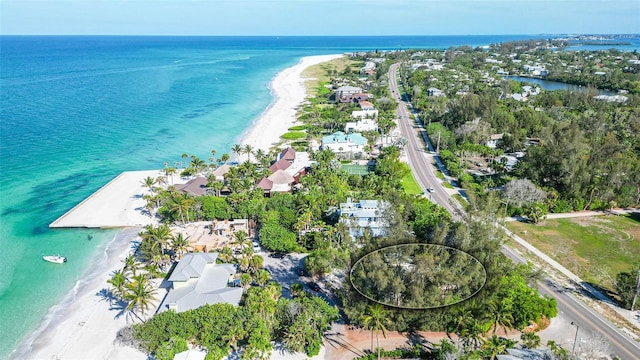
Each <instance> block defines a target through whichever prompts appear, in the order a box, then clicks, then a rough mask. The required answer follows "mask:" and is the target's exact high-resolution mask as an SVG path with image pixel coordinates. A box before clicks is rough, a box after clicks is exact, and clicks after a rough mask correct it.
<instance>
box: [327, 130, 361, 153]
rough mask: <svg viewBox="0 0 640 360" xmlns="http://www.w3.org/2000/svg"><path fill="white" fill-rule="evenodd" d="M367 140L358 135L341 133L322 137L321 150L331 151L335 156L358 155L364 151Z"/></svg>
mask: <svg viewBox="0 0 640 360" xmlns="http://www.w3.org/2000/svg"><path fill="white" fill-rule="evenodd" d="M365 145H367V139H365V138H364V136H362V134H360V133H351V134H345V133H343V132H342V131H338V132H335V133H333V134H331V135H327V136H323V137H322V150H327V149H328V150H331V151H333V152H334V153H336V154H351V155H353V154H359V153H362V152H363V151H364V146H365Z"/></svg>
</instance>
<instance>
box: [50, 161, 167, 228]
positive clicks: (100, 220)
mask: <svg viewBox="0 0 640 360" xmlns="http://www.w3.org/2000/svg"><path fill="white" fill-rule="evenodd" d="M148 176H150V177H152V178H154V179H155V178H157V177H159V176H164V175H163V173H162V171H159V170H145V171H126V172H123V173H121V174H120V175H118V176H116V177H115V178H114V179H113V180H111V181H110V182H109V183H107V184H106V185H104V186H103V187H101V188H100V189H99V190H98V191H96V192H95V193H93V194H92V195H91V196H89V197H88V198H86V199H85V200H84V201H82V202H81V203H80V204H78V205H76V206H74V207H73V208H72V209H71V210H69V211H68V212H67V213H65V214H64V215H62V216H61V217H60V218H58V219H57V220H56V221H54V222H53V223H51V225H49V227H52V228H65V227H87V228H112V227H130V226H144V225H148V224H153V223H156V222H157V221H156V220H155V218H152V217H151V216H149V215H147V214H145V213H144V212H143V209H144V206H145V204H146V201H145V200H144V199H143V198H142V196H143V195H144V194H147V193H148V192H149V189H147V188H145V187H144V186H143V185H142V181H143V180H144V179H145V178H146V177H148Z"/></svg>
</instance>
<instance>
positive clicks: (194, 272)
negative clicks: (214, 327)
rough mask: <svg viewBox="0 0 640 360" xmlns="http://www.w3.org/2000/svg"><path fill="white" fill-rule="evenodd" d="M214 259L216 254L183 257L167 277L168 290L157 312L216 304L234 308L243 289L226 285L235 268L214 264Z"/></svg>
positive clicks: (185, 309)
mask: <svg viewBox="0 0 640 360" xmlns="http://www.w3.org/2000/svg"><path fill="white" fill-rule="evenodd" d="M217 258H218V253H190V254H187V255H185V256H184V257H183V258H182V260H180V262H179V263H178V265H176V267H175V269H174V270H173V272H172V273H171V276H170V277H169V282H171V288H170V289H169V291H168V292H167V295H166V296H165V297H164V299H163V300H162V303H161V304H160V307H158V312H162V311H167V310H173V311H175V312H183V311H187V310H192V309H196V308H199V307H201V306H203V305H211V304H218V303H229V304H232V305H235V306H238V304H239V303H240V299H241V298H242V292H243V290H242V288H238V287H229V286H228V284H229V283H230V280H231V279H232V278H233V276H234V275H235V273H236V266H235V265H232V264H216V259H217Z"/></svg>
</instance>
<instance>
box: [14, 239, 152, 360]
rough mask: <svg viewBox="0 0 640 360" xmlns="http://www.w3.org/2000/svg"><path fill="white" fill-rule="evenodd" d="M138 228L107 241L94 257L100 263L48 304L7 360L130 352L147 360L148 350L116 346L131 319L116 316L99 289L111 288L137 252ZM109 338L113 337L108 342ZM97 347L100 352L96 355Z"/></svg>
mask: <svg viewBox="0 0 640 360" xmlns="http://www.w3.org/2000/svg"><path fill="white" fill-rule="evenodd" d="M138 231H139V228H128V229H123V230H120V231H118V232H117V233H116V234H115V235H114V236H113V238H112V239H111V240H108V241H107V242H106V244H105V247H104V249H102V251H101V252H99V253H98V254H96V255H95V256H94V259H93V260H94V261H93V262H94V263H96V264H101V265H98V266H97V267H96V268H93V269H91V268H89V269H87V271H85V272H84V273H83V274H82V275H81V276H80V277H79V279H78V280H77V282H76V285H75V286H74V287H73V289H71V290H70V291H69V293H68V294H67V295H65V296H64V298H63V299H62V300H61V301H60V302H58V303H57V304H55V305H53V306H52V307H51V308H49V310H48V311H47V314H46V315H45V317H44V318H43V320H42V322H41V323H40V324H39V325H38V327H37V328H36V329H35V330H34V331H33V332H31V333H30V334H29V335H28V336H26V337H24V338H23V339H22V340H21V341H20V344H19V345H18V347H17V348H16V349H15V350H14V351H13V352H12V353H11V354H10V355H9V358H10V359H44V358H47V359H51V358H105V356H107V355H110V354H114V353H117V352H120V351H122V352H124V353H126V355H125V356H123V357H121V358H122V359H125V358H140V359H143V358H144V354H142V353H140V352H138V351H136V350H135V349H133V348H124V347H120V346H117V345H115V344H113V340H114V339H115V335H116V334H117V332H118V330H119V329H120V328H121V327H123V326H126V325H127V321H128V320H127V319H126V316H120V317H118V318H116V317H117V314H118V310H117V309H116V308H113V307H112V306H111V305H110V304H109V301H108V300H107V299H105V298H104V297H103V296H101V291H102V290H103V289H106V288H108V284H107V282H106V281H107V279H109V275H110V274H111V273H112V272H113V271H114V270H119V269H121V268H122V266H123V265H122V260H123V259H124V258H125V257H126V256H127V255H129V254H130V253H132V252H133V251H134V250H135V243H134V241H135V240H136V239H137V237H138ZM105 325H107V326H105ZM110 336H111V341H109V342H107V341H106V340H107V339H109V337H110ZM96 339H104V341H96ZM82 340H85V341H82ZM105 350H108V352H105ZM91 351H93V352H91ZM99 351H101V352H102V354H98V353H94V352H99ZM137 354H140V356H142V357H139V356H136V355H137Z"/></svg>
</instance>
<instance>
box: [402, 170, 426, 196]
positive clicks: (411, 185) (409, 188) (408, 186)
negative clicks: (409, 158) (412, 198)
mask: <svg viewBox="0 0 640 360" xmlns="http://www.w3.org/2000/svg"><path fill="white" fill-rule="evenodd" d="M401 183H402V188H403V189H404V192H405V193H407V194H409V195H420V194H422V189H420V185H418V182H417V181H416V178H415V177H413V173H412V172H411V171H409V172H407V175H405V176H404V177H403V178H402V181H401Z"/></svg>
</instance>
